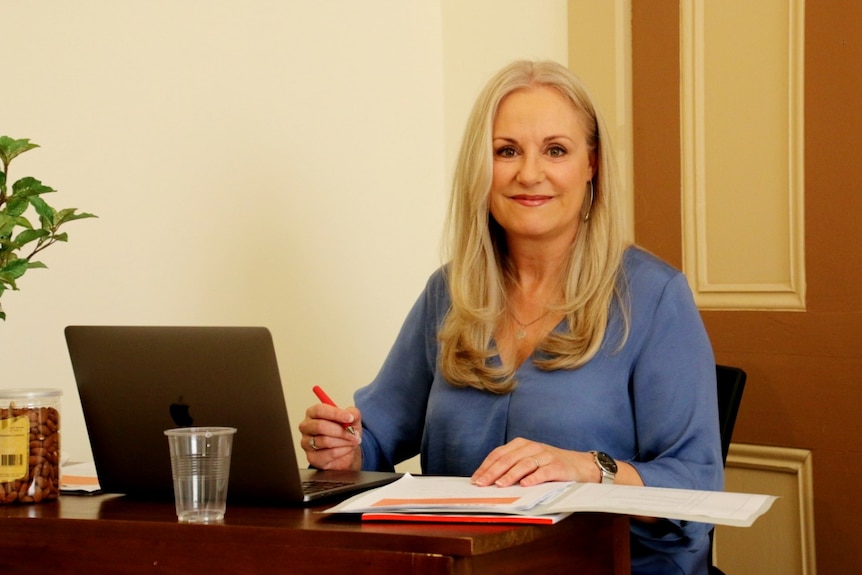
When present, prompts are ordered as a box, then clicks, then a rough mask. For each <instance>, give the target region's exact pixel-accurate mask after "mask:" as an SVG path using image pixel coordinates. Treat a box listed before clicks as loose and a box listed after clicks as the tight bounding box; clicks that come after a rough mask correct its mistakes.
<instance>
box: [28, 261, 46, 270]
mask: <svg viewBox="0 0 862 575" xmlns="http://www.w3.org/2000/svg"><path fill="white" fill-rule="evenodd" d="M33 268H39V269H43V270H46V269H48V266H46V265H45V264H43V263H42V262H27V269H28V270H32V269H33Z"/></svg>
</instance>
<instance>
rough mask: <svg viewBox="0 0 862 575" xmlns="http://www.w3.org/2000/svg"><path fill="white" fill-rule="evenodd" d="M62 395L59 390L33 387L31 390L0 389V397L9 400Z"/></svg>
mask: <svg viewBox="0 0 862 575" xmlns="http://www.w3.org/2000/svg"><path fill="white" fill-rule="evenodd" d="M59 395H63V390H61V389H48V388H45V387H34V388H32V389H0V397H4V398H9V399H38V398H40V397H56V396H59Z"/></svg>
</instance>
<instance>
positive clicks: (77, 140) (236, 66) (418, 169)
mask: <svg viewBox="0 0 862 575" xmlns="http://www.w3.org/2000/svg"><path fill="white" fill-rule="evenodd" d="M3 27H4V33H3V38H4V45H6V46H15V47H16V48H15V49H14V50H11V51H9V50H7V57H6V58H5V59H4V67H3V75H2V82H3V86H4V88H3V96H2V100H0V134H5V135H9V136H12V137H16V138H31V139H32V140H33V141H34V142H36V143H38V144H41V146H42V148H41V149H39V150H36V151H33V152H30V153H28V154H27V155H25V156H23V157H21V158H20V159H18V160H16V162H15V163H14V164H13V166H12V173H11V174H10V176H11V177H12V178H15V177H16V176H17V177H20V176H24V175H33V176H35V177H38V178H40V179H42V180H43V181H44V182H45V183H47V184H49V185H51V186H53V187H55V188H58V189H59V190H60V193H59V194H57V195H56V196H54V198H53V199H54V203H55V204H56V206H57V207H70V206H74V207H77V208H80V209H84V210H86V211H92V212H95V213H96V214H98V215H99V216H100V219H98V220H90V221H85V222H78V223H76V224H72V225H71V226H70V227H69V229H68V231H69V233H70V236H71V237H70V242H69V244H68V245H60V246H58V247H55V248H52V250H50V251H48V252H46V255H45V258H44V261H45V262H46V263H47V264H48V266H50V268H51V269H49V270H34V271H31V272H30V273H29V274H28V275H27V276H25V277H24V278H23V279H22V281H21V282H20V285H21V288H22V289H21V291H20V292H7V293H6V295H4V297H3V305H4V307H5V309H6V312H7V313H8V320H7V321H6V322H5V323H4V324H2V325H0V350H2V351H0V363H1V364H2V366H3V367H2V383H0V386H2V387H55V388H60V389H62V390H63V392H64V398H63V414H64V424H63V440H64V446H63V452H64V456H66V457H67V458H70V459H72V460H85V459H87V458H89V456H90V454H89V445H88V442H87V437H86V431H85V428H84V424H83V418H82V415H81V411H80V403H79V401H78V397H77V392H76V391H75V387H74V382H73V378H72V373H71V368H70V366H69V361H68V356H67V352H66V348H65V342H64V340H63V335H62V330H63V327H64V326H66V325H69V324H89V323H93V324H180V325H191V324H205V325H219V324H225V325H265V326H268V327H269V328H270V329H271V330H272V332H273V336H274V338H275V343H276V347H277V350H278V354H279V361H280V364H281V371H282V377H283V379H284V382H285V391H286V396H287V398H288V403H289V406H290V407H289V411H290V415H291V417H292V418H293V419H294V421H295V422H296V421H298V420H299V419H300V418H301V417H302V413H303V411H304V408H305V406H306V405H307V404H309V403H311V402H312V401H313V399H314V398H313V396H312V394H311V391H310V388H311V386H312V385H313V384H315V383H319V384H321V385H324V386H326V387H327V388H328V391H330V395H332V396H333V397H334V398H335V399H336V401H339V402H341V403H349V402H350V397H351V395H352V392H353V390H355V389H356V388H357V387H359V386H360V385H362V384H364V383H366V382H367V381H368V380H369V379H370V378H371V377H373V375H374V374H375V373H376V370H377V368H378V366H379V364H380V363H381V361H382V360H383V357H384V355H385V353H386V352H387V351H388V348H389V346H390V344H391V342H392V339H393V337H394V336H395V334H396V332H397V330H398V328H399V326H400V324H401V321H402V319H403V317H404V315H405V313H406V312H407V310H408V308H409V306H410V305H411V304H412V303H413V301H414V299H415V298H416V296H417V295H418V292H419V290H420V289H421V288H422V286H423V285H424V282H425V279H426V278H427V276H428V275H429V274H430V273H431V272H432V271H433V269H434V268H435V267H436V266H437V265H438V264H439V240H440V231H441V228H442V220H443V214H444V211H445V202H446V197H447V185H448V176H449V172H450V166H451V165H452V162H453V157H454V155H455V153H456V151H457V142H458V139H459V138H460V135H461V129H462V125H463V121H464V118H465V117H466V115H467V110H468V108H469V105H470V103H471V101H472V99H473V97H474V96H475V93H476V91H477V90H478V88H479V86H480V85H481V83H482V82H483V81H484V79H485V78H486V77H487V76H488V75H489V74H490V73H491V72H492V71H494V70H495V69H496V68H498V67H499V66H500V65H502V64H504V63H506V62H508V61H509V60H511V59H514V58H518V57H549V58H555V59H557V60H560V61H563V62H565V61H566V57H567V46H566V42H567V34H566V2H565V0H543V1H541V2H535V3H531V4H530V5H529V9H527V8H526V7H525V4H524V3H523V2H521V1H520V0H505V1H498V0H494V1H491V0H481V1H479V0H475V1H471V2H461V1H459V0H438V1H432V0H422V1H420V0H416V1H411V2H404V1H402V0H385V1H384V0H375V1H369V2H351V1H348V0H328V1H327V2H304V1H300V0H290V1H279V2H276V1H265V0H250V1H249V2H245V3H242V4H237V3H236V2H228V1H226V0H208V1H190V0H146V1H143V0H126V1H124V2H110V1H108V0H101V1H99V0H79V1H77V2H74V3H69V2H61V1H59V0H48V1H46V2H40V3H38V4H31V3H24V2H20V3H6V5H4V7H3ZM513 30H517V33H516V34H515V33H514V32H513Z"/></svg>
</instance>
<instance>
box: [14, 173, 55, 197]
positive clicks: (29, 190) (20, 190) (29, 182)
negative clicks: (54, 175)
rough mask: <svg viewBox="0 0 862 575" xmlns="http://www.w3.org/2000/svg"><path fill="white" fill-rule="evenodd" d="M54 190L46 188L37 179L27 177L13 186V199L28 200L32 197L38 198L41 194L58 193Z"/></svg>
mask: <svg viewBox="0 0 862 575" xmlns="http://www.w3.org/2000/svg"><path fill="white" fill-rule="evenodd" d="M56 191H57V190H55V189H54V188H52V187H50V186H46V185H45V184H43V183H42V182H40V181H39V180H37V179H36V178H31V177H29V176H28V177H26V178H21V179H20V180H18V181H17V182H15V183H14V184H12V197H13V198H17V197H20V198H28V197H31V196H38V195H40V194H49V193H52V192H56Z"/></svg>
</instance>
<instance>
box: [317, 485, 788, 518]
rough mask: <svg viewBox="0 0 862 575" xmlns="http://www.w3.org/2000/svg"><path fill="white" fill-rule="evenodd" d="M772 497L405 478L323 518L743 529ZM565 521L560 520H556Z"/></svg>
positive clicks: (601, 486) (336, 508)
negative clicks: (579, 515) (598, 516)
mask: <svg viewBox="0 0 862 575" xmlns="http://www.w3.org/2000/svg"><path fill="white" fill-rule="evenodd" d="M775 499H776V497H774V496H771V495H755V494H748V493H729V492H723V491H697V490H689V489H670V488H661V487H634V486H627V485H613V484H600V483H575V482H555V483H543V484H540V485H536V486H532V487H521V486H517V485H516V486H513V487H494V486H491V487H479V486H477V485H473V484H472V483H470V480H469V478H466V477H436V476H427V477H426V476H413V475H410V474H406V475H404V477H402V478H401V479H399V480H398V481H396V482H394V483H390V484H389V485H385V486H383V487H379V488H377V489H373V490H371V491H366V492H364V493H360V494H359V495H356V496H354V497H352V498H350V499H348V500H346V501H344V502H342V503H340V504H339V505H336V506H335V507H332V508H330V509H327V510H326V513H361V514H364V513H368V514H376V515H383V514H386V513H392V514H393V515H392V518H395V517H396V516H395V515H394V514H395V513H399V514H405V513H416V514H420V513H434V514H447V513H449V514H454V515H465V514H475V515H479V514H486V515H487V514H501V515H519V516H524V515H531V516H539V515H560V514H568V513H574V512H579V511H580V512H584V511H595V512H603V513H617V514H621V515H635V516H646V517H663V518H667V519H679V520H687V521H699V522H703V523H714V524H720V525H733V526H738V527H748V526H750V525H751V524H753V523H754V521H755V520H756V519H757V518H758V517H760V516H761V515H763V514H764V513H765V512H766V511H767V510H769V508H770V507H771V506H772V503H773V502H774V501H775ZM560 516H564V515H560Z"/></svg>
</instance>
